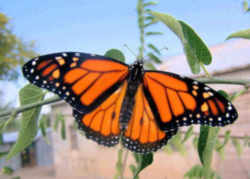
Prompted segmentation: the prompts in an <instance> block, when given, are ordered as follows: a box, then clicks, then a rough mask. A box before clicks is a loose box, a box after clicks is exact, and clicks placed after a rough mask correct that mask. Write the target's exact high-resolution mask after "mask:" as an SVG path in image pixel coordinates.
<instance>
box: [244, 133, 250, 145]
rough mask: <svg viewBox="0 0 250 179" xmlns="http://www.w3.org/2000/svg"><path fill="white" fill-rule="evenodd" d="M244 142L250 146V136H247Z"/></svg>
mask: <svg viewBox="0 0 250 179" xmlns="http://www.w3.org/2000/svg"><path fill="white" fill-rule="evenodd" d="M243 142H244V146H245V147H250V136H245V137H244V139H243Z"/></svg>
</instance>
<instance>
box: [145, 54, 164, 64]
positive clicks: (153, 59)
mask: <svg viewBox="0 0 250 179" xmlns="http://www.w3.org/2000/svg"><path fill="white" fill-rule="evenodd" d="M147 56H148V57H149V59H150V61H152V62H154V63H157V64H161V63H162V61H161V60H160V59H159V58H158V57H157V56H155V55H154V54H153V53H152V52H149V53H148V54H147Z"/></svg>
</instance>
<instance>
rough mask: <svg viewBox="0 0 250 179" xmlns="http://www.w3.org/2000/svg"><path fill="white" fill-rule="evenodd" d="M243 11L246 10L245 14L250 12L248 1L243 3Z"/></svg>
mask: <svg viewBox="0 0 250 179" xmlns="http://www.w3.org/2000/svg"><path fill="white" fill-rule="evenodd" d="M243 10H244V11H245V12H248V11H250V9H249V7H248V2H247V0H244V1H243Z"/></svg>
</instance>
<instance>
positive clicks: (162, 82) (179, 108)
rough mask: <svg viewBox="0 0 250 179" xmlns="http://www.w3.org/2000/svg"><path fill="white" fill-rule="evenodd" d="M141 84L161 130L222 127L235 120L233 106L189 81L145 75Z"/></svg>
mask: <svg viewBox="0 0 250 179" xmlns="http://www.w3.org/2000/svg"><path fill="white" fill-rule="evenodd" d="M143 83H144V90H145V93H146V95H147V97H148V98H149V99H150V101H151V103H150V105H151V108H152V109H153V112H154V114H155V116H157V117H156V118H157V122H158V125H159V127H160V128H161V129H162V130H169V129H175V128H177V127H179V126H188V125H191V124H202V125H210V126H225V125H227V124H231V123H233V122H234V121H235V120H236V119H237V117H238V114H237V111H236V109H235V108H234V106H233V105H232V104H231V103H230V102H229V101H228V100H226V99H225V98H224V97H223V96H222V95H220V94H219V93H218V92H216V91H215V90H213V89H211V88H210V87H208V86H206V85H205V84H203V83H200V82H198V81H195V80H192V79H190V78H186V77H180V76H179V75H177V74H173V73H168V72H159V71H147V72H146V73H145V75H144V79H143Z"/></svg>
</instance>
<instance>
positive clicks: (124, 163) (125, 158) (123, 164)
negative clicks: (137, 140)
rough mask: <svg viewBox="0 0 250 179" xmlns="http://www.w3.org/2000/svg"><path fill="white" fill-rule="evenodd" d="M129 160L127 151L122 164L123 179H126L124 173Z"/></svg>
mask: <svg viewBox="0 0 250 179" xmlns="http://www.w3.org/2000/svg"><path fill="white" fill-rule="evenodd" d="M127 159H128V150H126V151H125V155H124V158H123V162H122V171H121V177H122V178H121V179H123V178H124V171H125V168H126V164H127Z"/></svg>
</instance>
